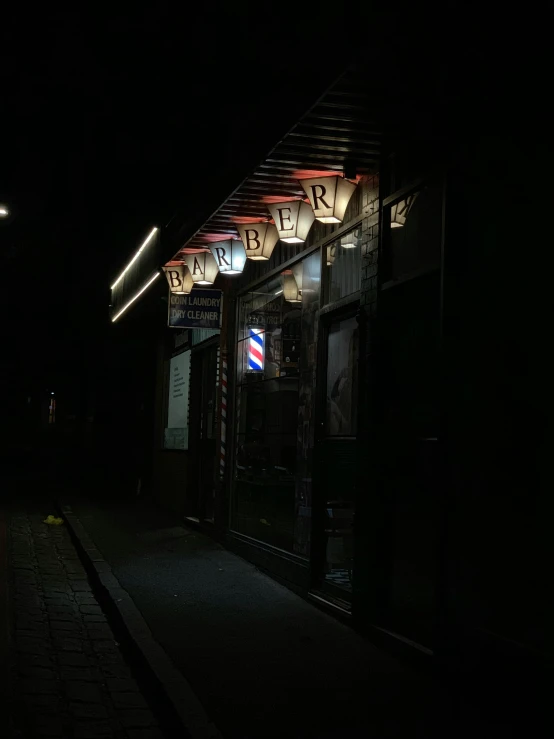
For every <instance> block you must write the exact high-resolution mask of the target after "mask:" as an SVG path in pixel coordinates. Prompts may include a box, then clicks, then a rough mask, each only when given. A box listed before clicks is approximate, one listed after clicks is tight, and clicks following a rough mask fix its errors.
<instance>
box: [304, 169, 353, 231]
mask: <svg viewBox="0 0 554 739" xmlns="http://www.w3.org/2000/svg"><path fill="white" fill-rule="evenodd" d="M299 182H300V184H301V185H302V187H303V188H304V191H305V193H306V195H307V196H308V198H309V200H310V203H311V205H312V208H313V212H314V216H315V218H316V219H317V220H318V221H321V223H342V222H343V220H344V214H345V212H346V206H347V205H348V203H349V202H350V198H351V197H352V195H353V193H354V190H355V189H356V185H354V184H353V183H352V182H349V180H345V179H344V178H343V177H314V178H312V179H309V180H299Z"/></svg>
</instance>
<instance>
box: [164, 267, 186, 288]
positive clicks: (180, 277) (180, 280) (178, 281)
mask: <svg viewBox="0 0 554 739" xmlns="http://www.w3.org/2000/svg"><path fill="white" fill-rule="evenodd" d="M164 272H165V276H166V279H167V282H168V285H169V289H170V290H171V292H172V293H173V294H174V295H188V294H189V293H190V291H191V290H192V286H193V281H192V277H191V276H190V272H189V269H188V267H187V266H186V264H181V265H179V266H178V267H164Z"/></svg>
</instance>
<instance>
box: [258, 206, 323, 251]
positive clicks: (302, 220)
mask: <svg viewBox="0 0 554 739" xmlns="http://www.w3.org/2000/svg"><path fill="white" fill-rule="evenodd" d="M267 207H268V209H269V212H270V213H271V215H272V216H273V220H274V221H275V225H276V226H277V232H278V233H279V238H280V239H281V241H284V242H285V244H301V243H302V242H304V241H306V239H307V238H308V233H309V232H310V228H311V227H312V223H313V222H314V213H313V210H312V209H311V208H310V206H309V205H308V203H305V202H304V201H303V200H289V201H288V202H287V203H275V204H274V205H268V206H267Z"/></svg>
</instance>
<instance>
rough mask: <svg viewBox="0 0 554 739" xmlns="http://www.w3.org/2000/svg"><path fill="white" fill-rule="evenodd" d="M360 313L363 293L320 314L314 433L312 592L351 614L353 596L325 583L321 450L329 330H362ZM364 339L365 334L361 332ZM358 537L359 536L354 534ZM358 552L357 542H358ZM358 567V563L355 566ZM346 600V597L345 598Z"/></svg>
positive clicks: (324, 417) (323, 436)
mask: <svg viewBox="0 0 554 739" xmlns="http://www.w3.org/2000/svg"><path fill="white" fill-rule="evenodd" d="M359 310H360V293H359V292H356V293H353V294H352V295H349V296H347V297H346V298H343V299H342V300H340V301H337V302H336V303H332V304H330V305H327V306H324V307H323V308H321V309H320V311H319V322H318V323H319V325H318V333H317V372H316V389H315V430H314V458H313V462H312V467H313V469H312V479H313V491H312V517H311V533H310V541H311V545H310V590H311V591H312V592H314V593H316V594H318V596H320V597H323V598H324V599H325V600H329V601H331V602H333V601H334V602H336V603H337V604H338V605H339V606H340V607H342V608H346V609H347V610H350V607H351V602H352V593H351V594H350V597H348V594H347V593H344V592H342V591H341V590H339V588H336V587H333V586H332V585H330V584H328V583H325V582H324V579H323V576H322V575H323V568H324V564H325V561H326V537H325V520H326V518H325V511H326V500H325V486H324V483H323V478H324V469H323V465H322V464H320V458H319V457H320V450H321V448H322V443H323V441H324V440H325V439H326V438H328V437H327V434H326V433H325V422H326V413H327V366H328V356H327V344H328V339H329V329H330V326H331V324H332V323H334V322H336V321H338V320H344V319H347V318H356V319H357V321H358V325H359V326H360V318H359ZM360 336H361V332H360ZM361 349H362V347H361V343H360V345H359V347H358V388H357V389H356V392H357V395H358V396H359V385H360V377H361V375H360V357H361V354H362V351H361ZM357 431H358V430H356V436H348V437H344V439H345V440H348V441H354V442H355V443H356V442H357V439H358V434H357ZM337 438H339V437H337ZM357 465H358V460H357V454H356V478H357ZM354 536H355V533H354ZM354 551H355V542H354ZM355 565H356V563H355V562H354V566H355ZM345 596H346V597H345Z"/></svg>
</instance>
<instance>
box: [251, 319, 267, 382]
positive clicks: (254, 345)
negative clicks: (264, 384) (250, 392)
mask: <svg viewBox="0 0 554 739" xmlns="http://www.w3.org/2000/svg"><path fill="white" fill-rule="evenodd" d="M264 336H265V331H264V329H263V328H254V327H253V326H251V327H250V328H249V329H248V370H249V371H250V372H261V371H262V370H263V368H264Z"/></svg>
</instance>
